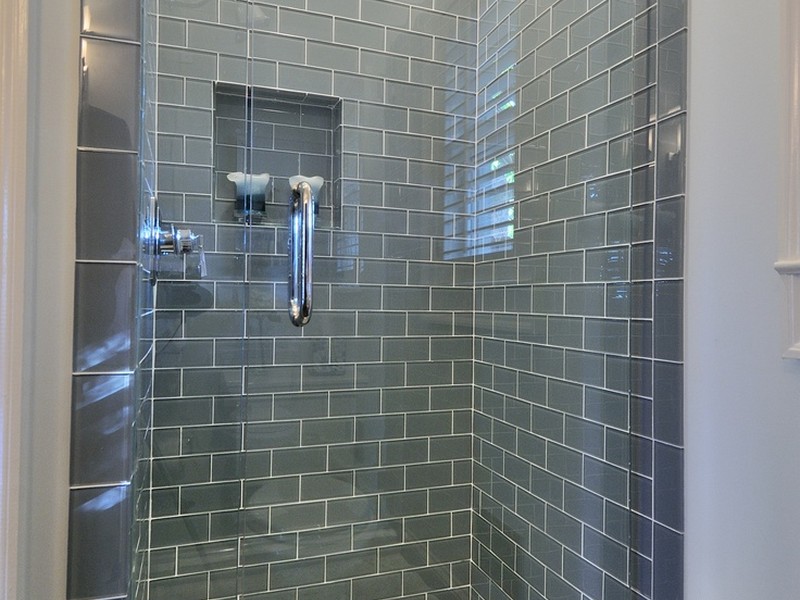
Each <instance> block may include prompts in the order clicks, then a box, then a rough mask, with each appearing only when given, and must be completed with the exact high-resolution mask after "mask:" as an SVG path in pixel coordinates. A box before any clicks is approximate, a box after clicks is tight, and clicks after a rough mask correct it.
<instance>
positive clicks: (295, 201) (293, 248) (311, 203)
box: [289, 175, 325, 327]
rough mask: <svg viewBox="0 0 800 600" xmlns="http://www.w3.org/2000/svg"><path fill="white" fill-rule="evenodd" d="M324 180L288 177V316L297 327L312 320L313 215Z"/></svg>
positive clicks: (316, 209)
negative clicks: (290, 194) (289, 190)
mask: <svg viewBox="0 0 800 600" xmlns="http://www.w3.org/2000/svg"><path fill="white" fill-rule="evenodd" d="M323 183H325V180H324V179H323V178H322V177H303V176H302V175H296V176H294V177H291V178H289V185H290V186H291V187H292V199H291V201H290V203H289V318H290V319H291V321H292V324H293V325H296V326H297V327H302V326H303V325H305V324H306V323H308V322H309V320H311V304H312V301H311V292H312V285H311V284H312V263H313V257H314V219H315V216H316V213H317V211H318V204H317V194H318V193H319V190H320V188H321V187H322V185H323Z"/></svg>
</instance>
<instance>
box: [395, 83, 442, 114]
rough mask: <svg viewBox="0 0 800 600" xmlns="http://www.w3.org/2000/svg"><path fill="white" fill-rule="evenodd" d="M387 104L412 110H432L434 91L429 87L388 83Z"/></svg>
mask: <svg viewBox="0 0 800 600" xmlns="http://www.w3.org/2000/svg"><path fill="white" fill-rule="evenodd" d="M386 102H387V104H390V105H396V106H403V107H408V108H412V109H413V108H417V109H422V110H431V108H433V91H432V90H431V88H430V87H428V86H423V85H416V84H414V83H404V82H401V81H387V82H386Z"/></svg>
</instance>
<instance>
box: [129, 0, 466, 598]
mask: <svg viewBox="0 0 800 600" xmlns="http://www.w3.org/2000/svg"><path fill="white" fill-rule="evenodd" d="M159 8H160V14H159V17H158V31H159V36H160V37H159V40H158V75H157V77H158V80H157V83H158V96H157V98H158V103H157V106H156V113H157V119H158V135H157V139H156V148H157V152H158V159H159V160H158V168H157V192H158V196H159V201H160V203H161V206H162V209H163V211H164V218H165V219H166V220H168V221H173V222H181V223H186V224H187V225H189V226H191V228H192V229H193V230H194V231H197V232H199V233H202V234H203V235H204V242H205V249H206V252H207V264H208V276H207V277H204V278H200V276H199V272H198V270H197V262H196V259H195V258H194V257H187V258H186V261H185V263H182V262H179V261H177V260H173V261H172V262H170V261H168V260H167V261H164V262H162V266H163V267H164V271H163V273H162V277H161V279H160V282H159V284H158V292H157V305H156V325H155V327H156V347H155V383H154V401H153V406H152V408H153V412H152V429H151V436H152V437H151V439H150V446H149V448H150V449H151V451H152V487H151V504H150V505H149V506H150V509H151V512H152V520H151V521H150V529H149V534H150V551H149V571H148V572H147V574H146V575H147V577H146V580H147V581H146V585H145V586H142V596H141V597H142V598H149V599H150V600H158V599H161V598H166V597H169V598H170V599H173V598H185V599H189V598H192V599H194V598H226V599H227V598H234V597H237V594H239V595H240V596H241V597H243V598H271V599H272V598H274V599H279V598H303V599H312V598H323V597H324V598H359V599H367V598H414V599H422V598H430V599H431V600H434V599H435V600H449V599H454V598H467V597H469V595H470V588H469V585H470V566H469V561H470V557H471V555H470V553H471V544H470V532H471V516H470V515H471V505H472V462H471V452H472V443H471V428H472V419H471V408H472V333H473V330H472V310H473V301H474V300H473V297H474V294H473V271H474V267H473V260H472V257H471V256H470V255H469V253H468V252H467V250H468V249H469V238H470V230H469V221H470V210H471V208H470V202H471V200H472V193H471V191H472V187H473V186H472V183H473V179H474V177H473V173H474V149H475V144H474V136H475V121H476V119H475V105H476V104H475V103H476V99H475V83H476V72H477V71H476V41H477V30H478V27H477V16H478V15H477V10H476V9H477V5H475V4H474V3H472V2H468V3H465V2H455V1H437V2H435V3H434V2H432V1H431V2H424V1H423V2H395V1H391V0H380V1H379V0H360V1H359V0H340V1H336V2H332V1H330V0H325V1H313V0H311V1H308V2H305V1H296V2H258V3H247V2H228V1H223V2H219V3H217V2H208V3H193V4H191V5H189V4H186V3H179V2H163V1H162V2H161V3H160V7H159ZM215 82H222V83H223V84H226V85H239V86H253V87H254V88H255V89H256V90H260V91H259V92H258V93H261V91H263V90H267V91H268V90H271V89H280V90H281V91H282V92H293V93H308V94H314V95H323V96H334V97H339V98H341V99H342V101H341V104H340V107H339V112H340V116H341V126H340V127H338V128H337V129H336V130H335V132H334V133H335V134H336V137H337V138H338V139H339V140H340V141H339V144H340V152H339V154H338V155H337V158H338V161H339V163H340V165H341V166H340V169H341V185H340V186H338V187H336V186H335V185H332V183H331V182H328V183H326V186H328V187H327V188H326V190H325V193H326V194H329V195H332V196H334V197H333V198H331V200H332V202H330V204H331V205H334V206H339V207H340V210H341V215H340V216H339V217H338V218H337V219H336V222H335V223H333V222H332V221H331V219H323V220H322V221H321V226H320V228H319V229H318V231H317V233H316V236H315V254H316V258H315V274H314V277H315V289H314V313H313V318H312V320H311V322H310V323H309V324H308V325H307V326H305V327H304V328H303V329H302V330H301V329H297V328H295V327H293V326H292V325H291V324H290V322H289V318H288V313H287V310H286V306H287V300H286V297H287V290H286V275H287V258H286V246H287V233H286V227H285V226H283V223H284V222H285V218H278V219H268V220H265V221H264V222H262V223H254V224H251V225H250V226H243V225H242V224H240V223H238V222H236V221H235V220H234V219H230V218H226V215H225V214H220V211H216V214H215V204H214V203H215V196H214V186H215V183H214V182H215V173H214V170H215V167H214V165H215V162H214V159H215V156H214V150H215V149H214V141H215V138H214V129H213V123H214V113H213V109H214V89H215ZM242 101H243V102H244V100H242ZM229 108H231V107H229ZM232 108H233V109H235V108H236V107H232ZM241 109H242V110H241V112H242V113H244V112H245V111H246V110H247V107H246V106H244V105H243V106H242V107H241ZM234 112H239V111H235V110H234ZM264 112H268V111H264ZM287 114H288V113H287ZM262 116H263V115H262ZM262 116H260V117H259V119H257V120H255V121H254V124H255V125H256V126H257V127H258V128H261V129H264V128H269V127H273V131H275V128H274V127H275V126H274V124H272V125H271V124H270V122H269V120H268V119H267V118H266V117H264V118H263V119H262ZM277 116H278V115H277V113H275V114H273V115H272V118H277ZM226 133H227V132H226ZM252 133H253V135H254V136H255V135H257V133H256V132H255V129H254V130H253V132H252ZM219 134H220V131H217V136H219ZM307 141H308V140H307ZM312 141H313V140H312ZM326 145H329V144H327V143H326ZM295 151H296V149H295ZM270 158H273V159H274V158H276V153H274V152H272V153H270V152H262V151H261V150H259V149H257V150H256V151H249V152H240V151H238V150H237V152H236V153H235V154H233V153H231V154H230V155H229V156H227V157H226V159H227V161H226V162H224V163H219V162H218V163H216V164H217V165H220V164H225V165H226V168H228V169H229V170H232V171H235V170H245V169H244V168H242V167H246V166H249V168H250V169H252V171H253V172H262V171H265V172H276V171H274V170H273V166H271V165H270V164H269V162H268V161H269V160H270ZM234 163H235V164H234ZM279 166H280V165H278V167H279ZM311 168H313V167H311ZM277 172H278V173H280V174H281V177H279V178H277V179H276V180H275V187H274V190H273V192H272V193H273V198H274V202H275V203H276V204H277V203H278V202H280V199H281V198H282V197H283V198H285V204H284V207H283V208H282V210H283V211H286V210H287V208H288V198H289V194H288V192H289V190H288V188H287V186H286V185H285V183H286V182H285V176H286V175H288V173H287V174H284V173H281V172H280V171H277ZM303 174H305V175H314V174H316V173H313V172H304V173H303ZM221 175H224V173H222V172H220V173H217V174H216V177H217V181H219V178H220V176H221ZM284 188H286V189H284ZM336 196H338V197H336ZM269 208H270V210H271V211H275V210H276V207H275V206H271V207H269ZM284 214H285V212H284ZM275 221H277V223H278V224H276V223H275ZM330 225H335V226H333V227H332V226H330ZM147 594H149V595H147Z"/></svg>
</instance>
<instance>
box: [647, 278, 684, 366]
mask: <svg viewBox="0 0 800 600" xmlns="http://www.w3.org/2000/svg"><path fill="white" fill-rule="evenodd" d="M682 323H683V282H682V281H658V282H656V284H655V304H654V309H653V335H654V353H655V356H656V358H662V359H666V360H675V361H679V360H682V359H683V327H682Z"/></svg>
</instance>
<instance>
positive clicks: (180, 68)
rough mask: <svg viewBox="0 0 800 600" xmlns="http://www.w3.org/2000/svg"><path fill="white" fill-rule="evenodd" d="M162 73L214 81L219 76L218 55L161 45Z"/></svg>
mask: <svg viewBox="0 0 800 600" xmlns="http://www.w3.org/2000/svg"><path fill="white" fill-rule="evenodd" d="M158 69H159V72H160V73H164V74H167V75H178V76H181V77H193V78H198V79H204V80H210V81H214V80H215V79H216V77H217V55H216V54H213V53H210V52H199V51H193V50H186V49H182V48H170V47H167V46H164V47H159V50H158Z"/></svg>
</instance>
